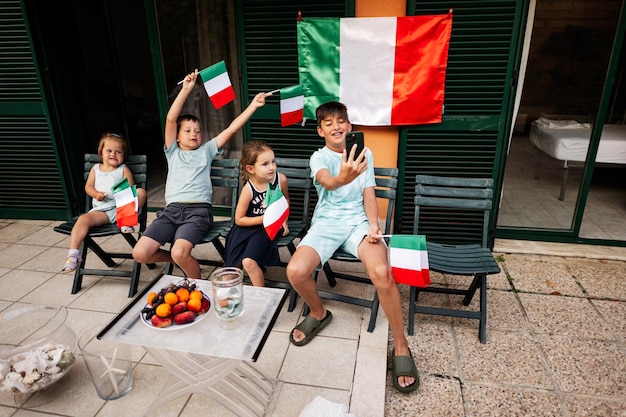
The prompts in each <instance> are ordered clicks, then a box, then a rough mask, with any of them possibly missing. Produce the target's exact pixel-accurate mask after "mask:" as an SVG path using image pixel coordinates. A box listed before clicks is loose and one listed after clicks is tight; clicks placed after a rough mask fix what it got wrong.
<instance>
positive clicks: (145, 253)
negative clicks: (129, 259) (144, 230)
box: [133, 236, 173, 264]
mask: <svg viewBox="0 0 626 417" xmlns="http://www.w3.org/2000/svg"><path fill="white" fill-rule="evenodd" d="M133 259H135V260H136V261H137V262H139V263H140V264H150V263H156V262H168V263H170V262H173V261H172V257H171V255H170V252H169V251H166V250H163V249H161V244H160V243H159V242H157V241H156V240H154V239H152V238H151V237H148V236H141V237H140V238H139V241H137V244H136V245H135V247H134V248H133Z"/></svg>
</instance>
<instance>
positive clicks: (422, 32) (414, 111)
mask: <svg viewBox="0 0 626 417" xmlns="http://www.w3.org/2000/svg"><path fill="white" fill-rule="evenodd" d="M451 31H452V14H451V13H449V14H445V15H432V16H406V17H377V18H308V19H307V18H305V19H303V20H302V21H301V22H299V23H298V28H297V32H298V67H299V72H300V84H301V85H302V86H303V88H304V97H305V99H304V117H306V118H311V119H315V109H316V108H317V106H319V105H320V104H322V103H325V102H327V101H330V100H338V101H341V102H342V103H344V104H345V105H346V106H347V107H348V112H349V115H350V121H351V122H352V123H354V124H358V125H369V126H389V125H415V124H425V123H438V122H441V119H442V113H443V99H444V91H445V88H444V87H445V77H446V68H447V63H448V47H449V43H450V35H451Z"/></svg>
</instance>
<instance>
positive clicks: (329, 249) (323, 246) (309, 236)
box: [298, 222, 369, 265]
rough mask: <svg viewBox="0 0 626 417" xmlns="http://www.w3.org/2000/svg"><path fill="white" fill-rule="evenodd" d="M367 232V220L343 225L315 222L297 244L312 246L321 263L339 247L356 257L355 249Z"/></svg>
mask: <svg viewBox="0 0 626 417" xmlns="http://www.w3.org/2000/svg"><path fill="white" fill-rule="evenodd" d="M368 232H369V223H368V222H363V223H361V224H357V225H345V226H343V225H336V224H334V225H332V226H331V225H329V224H323V223H315V224H313V225H311V228H310V229H309V231H308V232H307V233H306V235H305V236H304V237H303V238H302V240H301V241H300V244H299V245H298V246H301V245H306V246H310V247H311V248H313V249H314V250H315V252H317V254H318V255H319V257H320V260H321V263H322V265H323V264H325V263H326V262H327V261H328V260H329V259H330V257H331V256H333V253H335V251H336V250H337V249H339V248H341V249H343V250H345V251H346V252H348V253H349V254H351V255H353V256H355V257H358V255H357V250H358V248H359V245H360V244H361V242H362V241H363V238H364V237H365V236H367V233H368Z"/></svg>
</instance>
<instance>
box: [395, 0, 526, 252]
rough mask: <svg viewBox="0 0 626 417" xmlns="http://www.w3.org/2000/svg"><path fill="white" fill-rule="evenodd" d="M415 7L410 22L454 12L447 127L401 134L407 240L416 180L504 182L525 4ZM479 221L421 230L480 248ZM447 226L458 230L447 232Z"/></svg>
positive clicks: (451, 221)
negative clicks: (502, 168) (502, 161)
mask: <svg viewBox="0 0 626 417" xmlns="http://www.w3.org/2000/svg"><path fill="white" fill-rule="evenodd" d="M413 2H414V4H413V9H414V12H412V13H411V14H415V15H428V14H441V13H447V12H448V8H449V7H450V8H453V14H454V18H453V24H452V36H451V40H450V49H449V55H448V70H447V76H446V90H445V100H444V106H445V111H444V120H443V123H441V124H437V125H428V126H413V127H409V128H406V129H403V130H402V134H401V141H400V152H399V154H400V155H401V156H400V157H401V158H402V159H401V161H400V165H401V177H402V183H401V184H400V188H401V190H402V193H403V198H402V200H401V203H400V205H399V207H398V209H399V210H400V213H401V215H400V218H399V219H398V218H396V230H400V231H401V232H403V233H410V232H411V229H412V227H413V224H412V223H413V197H414V196H415V191H414V189H415V175H416V174H431V175H445V176H458V177H487V178H494V180H495V181H496V183H498V182H499V179H498V178H497V176H498V165H499V162H498V161H499V159H500V156H501V152H505V150H503V148H504V144H506V140H507V139H506V138H507V137H508V132H509V127H508V120H510V118H509V117H510V116H508V114H509V111H510V110H509V99H510V89H511V84H512V83H511V79H512V78H513V77H512V74H513V66H514V65H513V63H514V60H515V55H516V53H515V51H516V44H517V37H518V32H519V30H520V29H519V21H521V17H520V16H521V13H522V11H521V9H522V7H521V5H522V4H523V3H526V2H519V3H520V4H517V2H516V1H514V0H510V1H501V0H498V1H495V0H492V1H476V0H464V1H452V2H442V1H423V0H419V1H417V0H413ZM495 205H497V203H495ZM396 212H398V211H396ZM480 220H481V219H480V216H479V215H478V214H476V215H467V214H463V213H459V212H454V211H451V212H436V213H430V216H429V218H428V219H426V220H425V221H424V222H423V224H422V223H420V232H423V233H425V234H427V235H429V236H430V237H431V238H433V240H437V241H443V242H448V243H467V242H480V236H481V234H482V229H481V228H480ZM441 222H443V223H444V224H447V226H450V225H457V226H458V227H452V228H450V227H441V226H440V225H441ZM492 223H494V222H493V221H492ZM438 224H439V226H438Z"/></svg>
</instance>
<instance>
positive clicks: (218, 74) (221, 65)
mask: <svg viewBox="0 0 626 417" xmlns="http://www.w3.org/2000/svg"><path fill="white" fill-rule="evenodd" d="M200 77H201V78H202V81H204V89H205V90H206V92H207V94H208V95H209V98H210V99H211V103H213V106H214V107H215V108H216V109H219V108H220V107H222V106H224V105H225V104H228V103H230V102H231V101H233V100H234V99H235V90H234V89H233V84H232V83H231V82H230V77H229V76H228V71H227V70H226V63H225V62H224V61H220V62H218V63H216V64H213V65H211V66H210V67H206V68H205V69H203V70H202V71H200Z"/></svg>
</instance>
